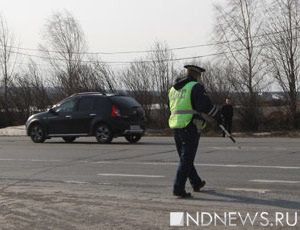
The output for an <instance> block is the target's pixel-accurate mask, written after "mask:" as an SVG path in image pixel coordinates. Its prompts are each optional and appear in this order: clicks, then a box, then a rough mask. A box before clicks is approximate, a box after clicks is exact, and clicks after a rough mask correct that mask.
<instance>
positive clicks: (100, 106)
mask: <svg viewBox="0 0 300 230" xmlns="http://www.w3.org/2000/svg"><path fill="white" fill-rule="evenodd" d="M110 107H111V103H110V101H109V100H108V99H107V98H103V97H98V98H96V100H95V104H94V110H96V111H106V110H107V111H108V110H109V109H110Z"/></svg>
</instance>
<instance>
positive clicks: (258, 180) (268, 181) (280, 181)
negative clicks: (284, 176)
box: [250, 179, 300, 184]
mask: <svg viewBox="0 0 300 230" xmlns="http://www.w3.org/2000/svg"><path fill="white" fill-rule="evenodd" d="M250 181H251V182H257V183H278V184H300V181H291V180H260V179H255V180H250Z"/></svg>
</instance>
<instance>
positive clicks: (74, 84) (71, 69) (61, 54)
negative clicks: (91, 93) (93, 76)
mask: <svg viewBox="0 0 300 230" xmlns="http://www.w3.org/2000/svg"><path fill="white" fill-rule="evenodd" d="M45 28H46V29H45V33H44V37H43V38H44V43H43V44H42V45H40V47H41V49H42V50H43V53H44V54H46V58H47V60H48V61H49V62H50V64H51V66H52V68H53V72H54V74H55V77H56V82H55V83H56V84H58V86H59V87H61V89H62V90H63V93H64V94H66V95H69V94H72V93H75V92H78V91H80V76H79V72H80V68H81V67H82V66H83V65H82V62H83V58H84V56H85V54H84V53H85V52H86V41H85V37H84V33H83V31H82V29H81V27H80V25H79V23H78V22H77V21H76V20H75V18H74V17H73V16H72V15H71V14H70V13H69V12H68V11H64V12H62V13H60V12H59V13H55V14H53V15H52V16H51V17H50V18H49V19H48V21H47V23H46V25H45Z"/></svg>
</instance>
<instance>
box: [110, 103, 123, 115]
mask: <svg viewBox="0 0 300 230" xmlns="http://www.w3.org/2000/svg"><path fill="white" fill-rule="evenodd" d="M111 116H112V117H121V114H120V110H119V109H118V107H117V106H115V105H113V106H112V108H111Z"/></svg>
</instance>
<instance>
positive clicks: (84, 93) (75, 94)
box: [70, 92, 106, 97]
mask: <svg viewBox="0 0 300 230" xmlns="http://www.w3.org/2000/svg"><path fill="white" fill-rule="evenodd" d="M86 94H101V95H106V94H105V93H100V92H81V93H74V94H72V95H71V96H70V97H74V96H78V95H86Z"/></svg>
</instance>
